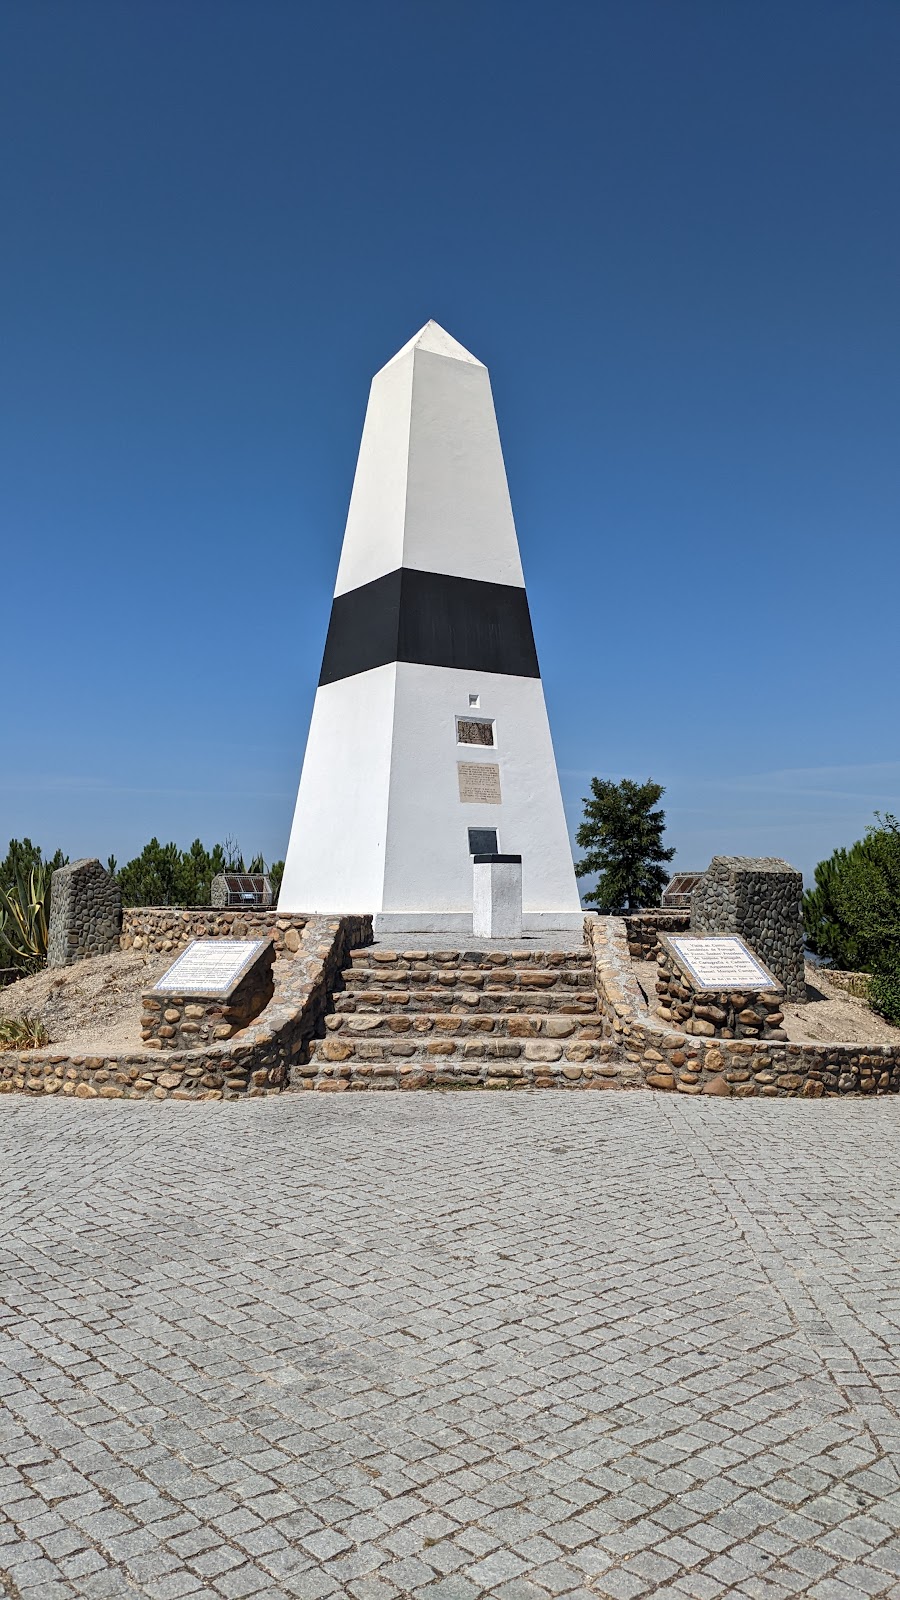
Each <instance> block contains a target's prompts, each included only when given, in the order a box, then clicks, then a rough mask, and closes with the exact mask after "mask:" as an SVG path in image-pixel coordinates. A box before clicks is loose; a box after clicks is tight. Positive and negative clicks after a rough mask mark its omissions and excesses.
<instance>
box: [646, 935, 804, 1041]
mask: <svg viewBox="0 0 900 1600" xmlns="http://www.w3.org/2000/svg"><path fill="white" fill-rule="evenodd" d="M656 993H657V995H658V996H659V1005H658V1007H657V1012H658V1015H659V1016H660V1018H661V1020H662V1021H663V1022H666V1023H668V1024H669V1025H670V1026H671V1027H673V1028H678V1029H679V1031H680V1032H681V1033H692V1034H697V1035H699V1036H700V1037H701V1038H703V1037H705V1038H708V1039H712V1038H719V1039H786V1038H787V1034H786V1033H785V1031H784V1029H783V1028H782V1026H781V1024H782V1023H783V1021H784V1013H783V1011H782V1009H781V1008H782V1006H783V1004H784V990H783V989H782V988H781V987H780V986H778V987H776V988H774V989H749V990H747V989H741V990H738V989H701V988H698V986H697V984H696V982H695V981H694V979H693V977H692V976H691V974H690V972H689V971H688V969H687V966H686V964H682V963H681V962H679V960H678V958H677V956H676V953H675V951H674V950H673V949H672V948H671V946H670V944H669V940H668V939H667V938H666V937H665V936H664V937H663V938H662V939H661V940H660V943H659V954H658V955H657V958H656Z"/></svg>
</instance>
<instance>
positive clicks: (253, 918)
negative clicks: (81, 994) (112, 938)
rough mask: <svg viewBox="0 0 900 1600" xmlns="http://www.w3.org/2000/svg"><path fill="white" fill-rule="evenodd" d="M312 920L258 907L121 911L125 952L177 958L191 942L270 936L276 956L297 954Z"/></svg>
mask: <svg viewBox="0 0 900 1600" xmlns="http://www.w3.org/2000/svg"><path fill="white" fill-rule="evenodd" d="M309 920H310V918H309V917H308V916H307V915H306V914H304V913H303V912H287V913H285V914H284V915H282V913H281V912H279V911H266V910H263V909H261V908H260V907H258V906H249V907H247V908H246V909H243V910H240V911H235V910H220V909H219V908H218V907H215V906H200V907H194V908H193V909H192V910H189V909H188V908H187V907H184V906H126V907H125V910H124V911H123V912H122V937H121V939H120V941H119V943H120V946H121V948H122V949H123V950H144V951H146V952H147V953H148V954H150V955H162V956H164V955H170V954H172V955H174V954H175V953H176V952H177V951H178V950H183V949H184V947H185V945H188V944H190V942H191V940H192V939H264V938H266V936H267V935H271V937H272V939H273V941H274V944H275V954H276V956H283V955H289V956H292V955H296V954H297V951H298V950H299V949H300V947H301V945H302V943H303V938H304V929H305V927H306V925H307V923H308V922H309Z"/></svg>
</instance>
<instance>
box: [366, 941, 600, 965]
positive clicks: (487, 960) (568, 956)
mask: <svg viewBox="0 0 900 1600" xmlns="http://www.w3.org/2000/svg"><path fill="white" fill-rule="evenodd" d="M592 959H593V958H592V955H591V952H590V951H589V950H587V949H585V950H381V949H378V950H376V949H373V947H372V945H362V946H361V947H360V948H359V949H358V950H351V951H350V961H351V963H352V965H353V966H355V967H356V966H361V967H365V966H371V965H374V966H380V967H385V968H389V967H392V966H396V965H398V964H403V965H407V966H415V967H444V968H453V967H469V968H474V969H476V970H478V971H482V972H491V971H499V970H501V969H502V968H503V967H529V966H534V967H546V968H553V967H573V968H574V967H585V968H589V967H590V966H591V962H592Z"/></svg>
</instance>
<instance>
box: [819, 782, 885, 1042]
mask: <svg viewBox="0 0 900 1600" xmlns="http://www.w3.org/2000/svg"><path fill="white" fill-rule="evenodd" d="M803 923H804V927H805V930H806V941H807V944H808V945H809V947H810V949H811V950H814V951H815V952H816V954H817V955H820V956H825V957H827V958H828V959H829V960H830V961H832V962H833V963H834V965H835V966H837V967H843V968H845V969H847V970H850V971H859V972H870V973H871V974H872V981H871V984H870V986H869V996H870V999H871V1001H872V1004H873V1005H874V1006H875V1007H876V1009H877V1010H879V1011H881V1012H882V1013H883V1014H884V1015H885V1016H886V1017H888V1018H889V1019H890V1021H892V1022H900V824H898V822H897V819H896V817H894V816H891V815H890V813H887V814H885V815H884V816H882V815H881V813H880V812H876V813H875V822H874V823H872V824H871V825H870V826H869V828H868V829H867V830H866V836H865V838H864V839H858V840H857V842H856V843H855V844H854V845H851V846H850V848H849V850H846V849H840V850H835V851H834V853H833V854H832V855H830V856H829V857H828V859H827V860H826V861H820V862H819V865H818V866H817V867H816V871H815V887H814V888H812V889H809V890H808V891H807V893H806V894H805V895H804V896H803Z"/></svg>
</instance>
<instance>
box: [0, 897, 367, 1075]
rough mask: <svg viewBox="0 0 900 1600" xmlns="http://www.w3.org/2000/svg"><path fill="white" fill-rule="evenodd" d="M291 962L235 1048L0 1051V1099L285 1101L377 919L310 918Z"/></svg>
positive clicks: (232, 1042)
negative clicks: (352, 958)
mask: <svg viewBox="0 0 900 1600" xmlns="http://www.w3.org/2000/svg"><path fill="white" fill-rule="evenodd" d="M303 921H304V922H305V927H304V929H303V938H302V940H301V942H300V947H299V949H298V950H297V952H296V954H295V958H294V959H293V960H291V961H286V962H284V963H283V964H282V966H281V969H280V972H277V973H276V989H275V994H274V996H273V998H272V1000H271V1002H270V1004H269V1005H268V1006H267V1007H266V1009H265V1011H264V1012H263V1013H262V1015H261V1016H260V1017H259V1018H258V1019H257V1020H256V1021H255V1022H251V1023H250V1026H249V1027H248V1028H245V1029H244V1031H243V1033H241V1034H239V1035H238V1036H237V1037H236V1038H235V1039H224V1040H217V1041H214V1042H211V1043H209V1044H205V1045H201V1046H199V1047H198V1048H193V1049H180V1050H172V1051H166V1052H165V1053H163V1052H162V1051H160V1050H155V1049H151V1048H149V1047H148V1046H144V1047H143V1048H142V1049H139V1050H125V1051H120V1052H117V1053H116V1054H115V1055H112V1056H110V1055H86V1054H82V1053H80V1052H79V1053H78V1054H72V1053H71V1052H68V1051H65V1050H60V1049H54V1047H53V1045H49V1046H47V1047H46V1048H45V1049H43V1050H22V1051H9V1052H0V1094H11V1093H17V1092H24V1093H26V1094H62V1095H71V1096H74V1097H75V1098H76V1099H78V1100H94V1099H97V1098H98V1097H99V1098H101V1099H126V1100H167V1099H172V1100H240V1099H243V1098H244V1097H245V1096H259V1095H268V1094H279V1093H280V1092H281V1090H282V1089H283V1088H285V1087H286V1086H287V1084H288V1083H289V1082H290V1070H291V1065H292V1063H294V1062H296V1061H301V1060H303V1058H304V1056H305V1053H306V1047H307V1042H308V1040H309V1039H310V1038H311V1037H312V1035H313V1034H314V1033H315V1032H316V1031H317V1029H318V1028H319V1027H320V1026H321V1021H322V1018H323V1016H324V1014H325V1012H326V1010H327V1008H328V1005H329V1003H330V997H331V992H332V990H333V989H334V988H335V986H336V985H337V984H338V983H339V981H340V974H341V969H342V967H343V966H344V963H345V961H346V959H347V952H348V951H349V950H352V949H355V948H356V946H357V945H359V944H370V943H371V941H372V918H371V917H369V916H362V917H349V916H348V917H306V918H304V919H303Z"/></svg>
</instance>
